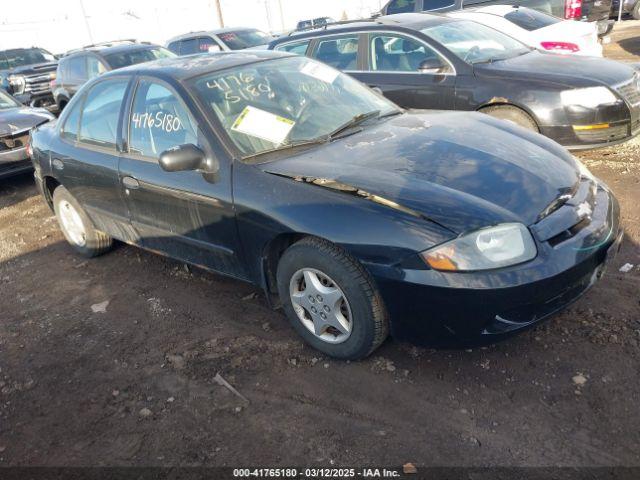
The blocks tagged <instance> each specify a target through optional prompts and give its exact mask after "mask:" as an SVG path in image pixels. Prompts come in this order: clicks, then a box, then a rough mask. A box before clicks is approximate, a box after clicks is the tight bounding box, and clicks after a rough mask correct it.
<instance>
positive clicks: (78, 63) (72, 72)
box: [67, 55, 89, 81]
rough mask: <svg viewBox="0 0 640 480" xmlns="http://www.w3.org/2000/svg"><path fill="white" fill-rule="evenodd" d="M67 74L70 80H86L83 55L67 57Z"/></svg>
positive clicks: (85, 63) (85, 64)
mask: <svg viewBox="0 0 640 480" xmlns="http://www.w3.org/2000/svg"><path fill="white" fill-rule="evenodd" d="M67 75H68V78H69V79H72V80H79V81H86V80H88V79H89V76H88V75H87V62H86V60H85V56H84V55H80V56H78V57H73V58H70V59H69V63H68V64H67Z"/></svg>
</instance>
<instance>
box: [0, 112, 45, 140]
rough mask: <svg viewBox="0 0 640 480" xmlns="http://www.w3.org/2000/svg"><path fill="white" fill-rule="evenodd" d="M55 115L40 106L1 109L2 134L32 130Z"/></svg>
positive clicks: (0, 131) (0, 129) (0, 133)
mask: <svg viewBox="0 0 640 480" xmlns="http://www.w3.org/2000/svg"><path fill="white" fill-rule="evenodd" d="M54 118H55V117H54V116H53V115H51V114H50V113H49V112H48V111H46V110H44V109H39V108H27V107H16V108H9V109H7V110H0V135H12V134H15V133H19V132H23V131H25V130H30V129H32V128H33V127H37V126H38V125H41V124H43V123H45V122H48V121H50V120H53V119H54Z"/></svg>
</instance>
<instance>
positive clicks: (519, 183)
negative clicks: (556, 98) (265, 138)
mask: <svg viewBox="0 0 640 480" xmlns="http://www.w3.org/2000/svg"><path fill="white" fill-rule="evenodd" d="M260 167H261V168H262V169H263V170H264V171H266V172H269V173H273V174H277V175H282V176H288V177H292V178H295V177H302V178H305V179H307V180H311V179H330V180H335V181H337V182H340V183H342V184H346V185H350V186H353V187H356V188H358V189H360V190H363V191H365V192H367V193H369V194H372V195H377V196H379V197H383V198H384V199H387V200H390V201H392V202H395V203H397V204H399V205H401V206H402V207H405V208H409V209H412V210H414V211H416V212H419V213H420V214H422V215H423V216H425V217H427V218H429V219H430V220H433V221H435V222H437V223H439V224H441V225H443V226H445V227H447V228H448V229H450V230H452V231H453V232H456V233H463V232H467V231H471V230H475V229H478V228H482V227H486V226H489V225H494V224H497V223H504V222H521V223H524V224H525V225H531V224H533V223H535V222H536V220H537V218H538V216H539V215H540V213H541V212H543V211H544V210H545V209H546V207H548V206H549V205H550V204H551V203H552V202H553V201H554V200H555V199H557V198H558V196H560V195H562V194H564V193H567V191H568V190H570V189H572V188H573V186H574V185H575V184H576V183H577V182H578V172H577V169H576V167H575V162H574V160H573V158H572V157H571V155H570V154H569V153H568V152H567V151H566V150H564V149H563V148H562V147H560V146H559V145H558V144H556V143H555V142H553V141H551V140H549V139H547V138H546V137H543V136H542V135H538V134H534V133H531V132H528V131H526V130H524V129H521V128H519V127H517V126H515V125H512V124H510V123H507V122H503V121H500V120H496V119H494V118H491V117H489V116H487V115H483V114H479V113H473V112H471V113H468V112H433V113H428V114H427V113H423V112H410V113H406V114H404V115H401V116H398V117H393V118H391V119H389V120H386V121H381V122H380V123H378V124H374V125H372V126H368V127H367V128H366V129H365V130H364V131H362V132H360V133H358V134H355V135H352V136H349V137H346V138H343V139H339V140H336V141H334V142H332V143H331V144H328V145H326V146H323V147H320V148H315V149H312V150H309V151H306V152H304V153H301V154H298V155H294V156H291V157H288V158H286V159H282V160H276V161H273V162H269V163H265V164H262V165H260ZM317 188H321V187H317ZM345 194H347V193H345Z"/></svg>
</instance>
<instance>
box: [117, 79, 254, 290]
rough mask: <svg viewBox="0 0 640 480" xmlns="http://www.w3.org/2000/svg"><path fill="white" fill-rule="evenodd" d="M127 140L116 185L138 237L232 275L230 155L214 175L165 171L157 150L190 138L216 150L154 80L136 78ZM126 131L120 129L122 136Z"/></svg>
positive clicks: (235, 272)
mask: <svg viewBox="0 0 640 480" xmlns="http://www.w3.org/2000/svg"><path fill="white" fill-rule="evenodd" d="M126 125H127V127H128V128H127V129H126V130H128V142H127V144H128V146H127V153H125V154H124V155H123V157H122V160H121V162H120V183H121V186H120V189H121V192H122V195H123V197H124V198H125V201H126V204H127V206H128V209H129V213H130V220H131V224H132V226H133V227H134V228H135V230H136V231H137V232H138V234H139V240H138V241H139V243H140V244H141V245H142V246H143V247H146V248H149V249H151V250H155V251H160V252H162V253H164V254H166V255H168V256H170V257H173V258H177V259H180V260H183V261H185V262H189V263H192V264H195V265H199V266H202V267H205V268H208V269H212V270H216V271H219V272H222V273H225V274H228V275H232V276H235V277H238V278H245V271H244V267H243V264H242V262H241V261H240V254H239V242H238V237H237V229H236V221H235V212H234V208H233V200H232V194H231V162H230V161H228V160H227V159H222V158H219V159H218V160H219V162H220V172H219V173H218V174H217V175H215V176H214V175H210V174H205V173H202V172H198V171H187V172H171V173H170V172H166V171H164V170H163V169H162V168H161V167H160V165H159V162H158V160H159V157H160V154H161V153H162V152H164V151H165V150H168V149H170V148H172V147H175V146H178V145H185V144H194V145H196V146H198V147H199V148H201V149H202V150H203V151H204V152H205V153H206V154H207V155H208V156H212V155H214V153H213V149H212V146H211V144H210V143H209V141H208V140H207V136H206V135H205V134H203V131H202V129H201V128H200V126H199V125H198V122H197V120H196V116H194V115H193V114H192V113H191V110H190V108H189V107H188V106H187V103H186V102H185V101H184V99H183V98H182V97H181V96H180V95H179V94H178V93H177V92H176V90H175V89H174V88H173V87H171V86H170V85H168V84H166V83H164V82H161V81H159V80H157V79H151V78H142V79H140V81H139V83H138V85H137V87H136V89H135V93H134V96H133V100H132V104H131V109H130V112H129V114H128V115H127V121H126ZM125 136H126V135H125Z"/></svg>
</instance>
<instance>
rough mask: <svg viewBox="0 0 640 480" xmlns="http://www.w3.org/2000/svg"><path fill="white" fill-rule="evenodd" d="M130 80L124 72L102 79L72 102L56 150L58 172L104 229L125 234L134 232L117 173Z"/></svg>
mask: <svg viewBox="0 0 640 480" xmlns="http://www.w3.org/2000/svg"><path fill="white" fill-rule="evenodd" d="M129 81H130V80H129V78H126V77H121V78H109V79H107V80H104V81H101V82H98V83H96V84H95V85H93V86H92V87H91V88H90V90H89V91H88V92H85V93H84V94H83V96H82V97H81V98H77V99H76V100H75V101H74V102H73V103H72V104H70V105H69V106H68V109H65V115H66V116H65V117H63V119H62V120H63V122H64V123H63V124H62V126H61V130H60V140H59V141H58V142H57V143H56V146H55V148H53V149H52V151H51V161H52V168H53V172H54V174H55V176H56V177H57V178H58V179H59V180H60V182H61V183H62V184H63V185H64V186H65V187H66V188H67V189H68V190H69V191H70V192H71V194H72V195H73V196H74V197H75V198H76V200H78V201H79V202H80V204H81V205H82V206H83V207H84V208H85V209H86V210H87V212H88V213H89V216H90V217H91V218H92V220H93V221H94V223H95V224H96V227H97V228H98V229H99V230H102V231H104V232H107V233H109V234H111V235H113V236H115V237H116V238H119V239H122V240H129V239H130V237H131V235H130V229H129V228H128V223H129V222H128V214H127V211H126V207H125V204H124V201H123V199H122V198H121V196H120V188H119V179H118V162H119V158H120V152H119V149H120V146H119V142H118V138H119V128H120V120H121V115H122V108H121V107H122V104H123V103H124V98H125V96H126V94H127V90H128V87H129Z"/></svg>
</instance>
